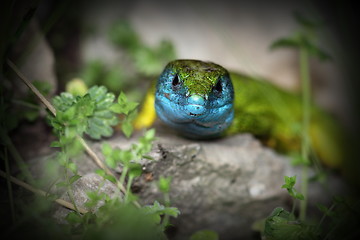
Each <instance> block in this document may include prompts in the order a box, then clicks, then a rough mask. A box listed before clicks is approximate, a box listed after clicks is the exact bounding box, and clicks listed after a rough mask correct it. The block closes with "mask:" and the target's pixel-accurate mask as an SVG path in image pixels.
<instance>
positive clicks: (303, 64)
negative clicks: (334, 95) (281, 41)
mask: <svg viewBox="0 0 360 240" xmlns="http://www.w3.org/2000/svg"><path fill="white" fill-rule="evenodd" d="M300 77H301V83H302V94H303V96H302V111H303V122H302V127H303V133H302V141H301V156H302V159H303V161H304V163H303V166H302V172H301V191H302V194H303V196H304V200H303V201H301V202H300V220H305V218H306V208H307V191H308V156H309V136H308V134H309V122H310V91H311V90H310V74H309V65H308V52H307V50H306V49H305V48H304V47H301V48H300Z"/></svg>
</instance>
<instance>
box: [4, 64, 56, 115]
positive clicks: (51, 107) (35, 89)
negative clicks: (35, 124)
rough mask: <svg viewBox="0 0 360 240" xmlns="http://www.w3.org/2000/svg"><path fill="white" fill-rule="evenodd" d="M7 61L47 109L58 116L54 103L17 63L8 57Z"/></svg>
mask: <svg viewBox="0 0 360 240" xmlns="http://www.w3.org/2000/svg"><path fill="white" fill-rule="evenodd" d="M6 63H7V64H8V65H9V67H10V68H11V69H12V70H13V71H14V72H15V73H16V75H17V76H18V77H19V78H20V79H21V80H22V81H23V82H24V83H25V84H26V85H27V86H28V87H29V88H30V89H31V91H33V93H34V94H35V95H36V96H37V97H38V98H39V99H40V101H41V102H42V103H43V104H44V105H45V106H46V108H47V109H49V110H50V112H51V113H52V114H53V115H54V116H56V110H55V108H54V106H53V105H51V103H50V102H49V101H48V100H47V99H46V98H45V97H44V95H42V94H41V92H39V90H37V88H36V87H35V86H34V85H33V84H32V83H31V82H30V81H29V80H28V79H27V78H26V77H25V76H24V75H23V74H22V73H21V72H20V70H19V69H18V68H17V67H16V65H15V64H14V63H13V62H12V61H10V60H9V59H6Z"/></svg>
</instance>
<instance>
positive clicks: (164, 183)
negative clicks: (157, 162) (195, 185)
mask: <svg viewBox="0 0 360 240" xmlns="http://www.w3.org/2000/svg"><path fill="white" fill-rule="evenodd" d="M171 179H172V178H171V177H166V178H165V177H162V176H160V178H159V181H158V184H157V185H158V188H159V190H160V191H161V192H162V193H168V192H169V191H170V184H171Z"/></svg>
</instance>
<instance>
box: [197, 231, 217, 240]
mask: <svg viewBox="0 0 360 240" xmlns="http://www.w3.org/2000/svg"><path fill="white" fill-rule="evenodd" d="M218 239H219V235H218V234H217V232H215V231H212V230H200V231H197V232H195V233H194V234H192V235H191V236H190V240H218Z"/></svg>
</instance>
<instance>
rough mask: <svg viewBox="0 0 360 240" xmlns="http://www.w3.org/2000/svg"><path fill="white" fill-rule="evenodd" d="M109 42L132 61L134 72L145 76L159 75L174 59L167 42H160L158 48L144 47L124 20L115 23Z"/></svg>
mask: <svg viewBox="0 0 360 240" xmlns="http://www.w3.org/2000/svg"><path fill="white" fill-rule="evenodd" d="M109 36H110V40H111V41H112V43H113V44H114V45H115V46H117V47H120V48H123V49H124V50H125V51H126V52H127V53H128V54H129V55H130V57H131V58H132V60H133V61H134V64H135V67H136V70H137V71H138V72H139V73H140V74H142V75H145V76H155V75H157V74H159V73H160V72H161V71H162V70H163V68H164V66H165V65H166V64H167V63H168V62H169V61H171V60H174V59H175V58H176V54H175V49H174V47H173V45H172V43H171V42H170V41H168V40H162V41H161V42H160V43H159V45H158V46H154V47H149V46H146V45H145V44H144V43H143V42H142V41H141V39H140V36H139V35H138V34H137V33H136V32H135V30H134V29H133V27H132V26H131V25H130V23H129V22H128V21H126V20H120V21H118V22H115V23H114V24H113V26H112V27H111V28H110V31H109Z"/></svg>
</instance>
